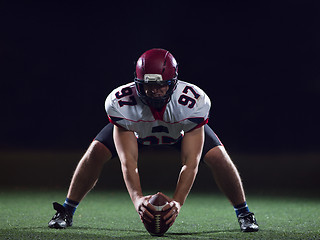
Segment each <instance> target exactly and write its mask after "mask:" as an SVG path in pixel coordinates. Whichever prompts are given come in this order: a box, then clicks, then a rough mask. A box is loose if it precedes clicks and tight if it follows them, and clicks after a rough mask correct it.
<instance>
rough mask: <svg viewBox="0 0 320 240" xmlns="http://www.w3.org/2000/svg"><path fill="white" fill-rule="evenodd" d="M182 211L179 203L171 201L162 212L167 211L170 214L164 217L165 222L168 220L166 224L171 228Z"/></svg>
mask: <svg viewBox="0 0 320 240" xmlns="http://www.w3.org/2000/svg"><path fill="white" fill-rule="evenodd" d="M180 209H181V204H180V203H179V202H177V201H174V200H171V201H170V202H169V203H168V204H167V205H166V206H165V207H164V208H163V209H162V211H167V210H169V212H168V213H167V214H166V215H165V216H164V220H166V224H167V225H169V226H170V227H171V226H172V224H173V223H174V221H175V220H176V218H177V217H178V214H179V212H180Z"/></svg>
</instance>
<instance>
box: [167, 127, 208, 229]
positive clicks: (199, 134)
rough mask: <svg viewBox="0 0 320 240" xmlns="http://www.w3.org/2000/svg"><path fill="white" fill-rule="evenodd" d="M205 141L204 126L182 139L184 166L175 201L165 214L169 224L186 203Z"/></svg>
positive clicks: (186, 134) (174, 197)
mask: <svg viewBox="0 0 320 240" xmlns="http://www.w3.org/2000/svg"><path fill="white" fill-rule="evenodd" d="M203 143H204V127H203V126H202V127H201V128H197V129H194V130H192V131H190V132H188V133H185V136H184V137H183V139H182V143H181V160H182V168H181V171H180V175H179V178H178V182H177V186H176V190H175V193H174V196H173V201H171V202H170V207H171V210H170V212H169V213H168V214H167V215H166V216H165V219H167V224H171V225H172V224H173V222H174V221H175V219H176V217H177V215H178V213H179V211H180V208H181V206H182V205H183V204H184V202H185V200H186V198H187V196H188V194H189V192H190V190H191V187H192V185H193V182H194V180H195V178H196V175H197V172H198V165H199V162H200V158H201V154H202V147H203Z"/></svg>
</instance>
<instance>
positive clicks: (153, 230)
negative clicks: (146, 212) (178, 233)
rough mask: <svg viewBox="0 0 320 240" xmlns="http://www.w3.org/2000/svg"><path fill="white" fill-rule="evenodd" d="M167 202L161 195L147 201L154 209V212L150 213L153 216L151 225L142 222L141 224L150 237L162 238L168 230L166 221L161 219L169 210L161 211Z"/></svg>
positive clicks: (158, 194)
mask: <svg viewBox="0 0 320 240" xmlns="http://www.w3.org/2000/svg"><path fill="white" fill-rule="evenodd" d="M168 201H169V200H168V199H167V197H166V196H165V195H164V194H162V193H157V194H155V195H153V196H152V197H151V198H150V199H149V203H150V204H152V205H153V206H154V207H155V208H156V211H155V212H154V211H151V213H152V214H153V216H154V219H153V221H152V222H151V223H149V222H146V221H143V224H144V226H145V228H146V229H147V231H148V232H149V233H150V234H151V235H152V236H163V234H165V232H166V231H168V229H169V225H167V224H166V221H165V220H164V219H163V217H164V216H165V215H166V214H167V213H168V212H169V210H167V211H162V208H163V207H164V206H165V205H166V204H167V203H168Z"/></svg>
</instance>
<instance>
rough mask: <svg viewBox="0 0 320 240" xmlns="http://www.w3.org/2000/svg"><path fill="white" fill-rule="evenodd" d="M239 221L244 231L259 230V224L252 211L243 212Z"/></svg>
mask: <svg viewBox="0 0 320 240" xmlns="http://www.w3.org/2000/svg"><path fill="white" fill-rule="evenodd" d="M238 222H239V224H240V229H241V231H242V232H257V231H259V225H258V224H257V221H256V218H255V217H254V214H253V213H252V212H249V213H241V214H239V216H238Z"/></svg>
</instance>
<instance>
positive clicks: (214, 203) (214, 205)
mask: <svg viewBox="0 0 320 240" xmlns="http://www.w3.org/2000/svg"><path fill="white" fill-rule="evenodd" d="M165 193H166V192H165ZM148 194H151V193H148ZM166 194H169V193H166ZM64 198H65V192H60V191H44V190H43V191H0V211H1V214H0V239H19V240H21V239H59V240H60V239H68V240H70V239H320V211H319V209H320V199H319V198H316V197H307V196H305V197H304V196H303V194H300V196H293V195H290V196H288V195H287V196H285V195H282V196H281V195H280V196H279V195H267V194H263V195H261V194H260V195H257V194H247V198H248V203H249V206H250V208H251V210H253V211H254V212H255V214H256V217H257V220H258V223H259V225H260V228H261V230H260V231H259V232H256V233H242V232H240V230H239V226H238V223H237V221H236V217H235V213H234V211H233V208H232V207H231V206H230V205H229V203H228V201H227V200H226V198H225V197H224V196H223V195H221V194H213V193H210V194H204V193H194V192H191V193H190V195H189V197H188V199H187V201H186V203H185V205H184V206H183V208H182V211H181V213H180V215H179V217H178V218H177V220H176V222H175V224H174V225H173V226H172V227H171V228H170V229H169V231H168V232H167V233H166V234H165V236H164V237H162V238H159V237H156V238H155V237H151V236H150V235H149V234H148V232H147V231H146V230H145V228H144V226H143V224H142V223H141V222H140V219H139V217H138V215H137V213H136V212H135V210H134V207H133V205H132V203H131V201H130V199H129V196H128V194H127V193H126V192H117V191H107V192H101V191H98V190H94V191H92V192H91V193H90V194H89V195H88V196H87V197H86V198H85V199H84V200H83V201H82V203H81V204H80V206H79V208H78V210H77V212H76V214H75V217H74V226H73V227H71V228H68V229H64V230H56V229H49V228H48V227H47V222H48V221H49V219H50V218H51V217H52V215H53V214H54V210H53V209H52V204H51V203H52V202H53V201H58V202H60V203H62V202H63V201H64Z"/></svg>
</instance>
